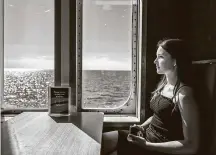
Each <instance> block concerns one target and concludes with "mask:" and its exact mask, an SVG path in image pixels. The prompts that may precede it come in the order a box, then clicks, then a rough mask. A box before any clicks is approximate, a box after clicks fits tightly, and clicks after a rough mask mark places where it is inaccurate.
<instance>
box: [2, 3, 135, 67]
mask: <svg viewBox="0 0 216 155" xmlns="http://www.w3.org/2000/svg"><path fill="white" fill-rule="evenodd" d="M53 3H54V1H53V0H6V1H5V18H4V35H5V38H4V43H5V45H4V54H5V58H4V61H5V62H4V63H5V68H24V69H28V68H33V69H53V68H54V4H53ZM131 4H132V2H131V0H83V42H82V45H83V69H84V70H130V69H131V66H132V65H131V55H132V53H131V42H132V40H131V35H132V34H131V33H132V32H131V27H132V26H131V24H132V23H131V20H132V13H131V12H132V6H131Z"/></svg>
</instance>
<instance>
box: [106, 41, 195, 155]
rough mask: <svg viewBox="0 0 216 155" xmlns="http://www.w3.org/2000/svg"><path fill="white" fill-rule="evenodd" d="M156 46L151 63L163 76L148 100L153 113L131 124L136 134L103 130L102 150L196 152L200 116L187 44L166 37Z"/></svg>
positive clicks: (151, 154)
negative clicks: (136, 123)
mask: <svg viewBox="0 0 216 155" xmlns="http://www.w3.org/2000/svg"><path fill="white" fill-rule="evenodd" d="M157 47H158V49H157V52H156V59H155V60H154V64H155V65H156V69H157V74H162V78H161V81H160V82H159V84H158V86H157V88H156V89H155V91H154V92H153V93H152V98H151V101H150V108H151V110H152V111H153V116H151V117H150V118H148V119H147V120H146V121H145V122H144V123H143V124H142V125H133V126H132V128H136V129H137V130H138V131H139V132H138V133H139V134H131V133H129V131H125V130H119V131H111V132H106V133H103V138H102V139H103V141H102V154H104V155H107V154H110V155H116V154H118V155H128V154H130V155H132V154H134V155H141V154H142V155H165V154H169V155H170V154H178V155H184V154H187V155H190V154H196V152H197V150H198V145H199V124H198V122H199V119H198V110H197V105H196V101H195V99H194V94H193V88H192V85H191V81H192V80H191V77H192V75H191V73H190V66H191V63H192V62H191V60H190V59H189V58H190V57H189V55H188V53H189V50H188V48H187V47H188V46H186V43H185V42H184V41H182V40H180V39H166V40H163V41H159V43H158V46H157Z"/></svg>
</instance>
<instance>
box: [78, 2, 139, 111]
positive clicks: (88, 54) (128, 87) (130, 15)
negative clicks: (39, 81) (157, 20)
mask: <svg viewBox="0 0 216 155" xmlns="http://www.w3.org/2000/svg"><path fill="white" fill-rule="evenodd" d="M138 8H139V5H138V1H137V0H80V1H79V3H78V48H77V52H78V58H80V59H78V79H79V78H80V77H81V79H82V80H81V82H80V83H79V84H80V85H81V87H80V89H79V87H78V94H79V91H80V93H81V94H82V95H81V105H82V106H81V107H82V109H91V110H92V109H95V110H101V109H104V112H117V113H118V112H124V111H127V113H134V112H135V111H136V108H137V106H136V105H137V100H136V97H137V93H138V92H137V82H138V66H139V63H138V62H139V61H138V53H139V47H138V46H139V45H138V41H137V38H138V37H139V36H138V33H139V31H138V29H139V28H140V27H139V23H138V19H139V16H140V14H139V13H140V12H139V9H138ZM80 68H81V69H80ZM79 69H80V70H81V71H80V70H79ZM79 71H80V72H79ZM78 101H79V96H78ZM125 108H126V109H128V108H130V110H125ZM109 110H110V111H109Z"/></svg>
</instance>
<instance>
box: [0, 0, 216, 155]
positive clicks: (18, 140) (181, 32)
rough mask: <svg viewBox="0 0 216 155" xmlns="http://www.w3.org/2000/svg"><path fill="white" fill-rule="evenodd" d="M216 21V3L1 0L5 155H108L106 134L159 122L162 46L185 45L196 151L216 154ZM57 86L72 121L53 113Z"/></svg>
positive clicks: (199, 0)
mask: <svg viewBox="0 0 216 155" xmlns="http://www.w3.org/2000/svg"><path fill="white" fill-rule="evenodd" d="M215 19H216V1H214V0H196V1H195V0H189V1H184V0H160V1H159V0H1V1H0V72H1V75H2V76H0V99H1V154H2V155H16V154H29V155H30V154H38V155H39V154H62V155H63V154H65V155H68V154H74V155H87V154H91V155H99V154H101V148H102V135H103V133H105V132H109V131H114V130H129V127H130V126H131V125H133V124H142V123H143V122H145V120H147V119H148V118H149V117H150V116H152V111H151V109H150V104H149V103H150V100H151V97H152V92H153V91H154V90H155V88H156V86H157V83H158V82H159V80H160V79H161V75H159V74H157V72H156V66H155V64H154V60H155V58H156V51H157V43H158V41H159V40H162V39H166V38H167V39H169V38H178V39H182V40H185V41H187V42H188V43H189V44H190V52H191V58H192V70H193V78H194V82H195V84H196V85H195V86H194V88H193V89H194V90H196V95H195V100H196V103H197V107H198V112H199V135H200V143H199V149H198V151H197V153H196V154H197V155H202V154H206V155H216V149H215V148H216V133H215V131H216V20H215ZM3 75H4V76H3ZM51 87H52V88H56V90H57V88H58V90H59V91H61V92H60V93H66V94H67V95H65V94H64V95H65V96H64V95H63V97H62V98H63V99H65V100H64V101H63V102H62V103H61V104H62V105H66V108H67V110H66V111H67V112H66V115H61V114H60V115H58V114H57V116H54V115H53V116H52V113H55V110H56V111H57V112H56V113H58V110H60V111H61V106H62V105H60V104H59V105H56V109H54V107H53V106H51V105H52V103H54V102H55V103H57V102H58V101H59V100H56V101H54V100H52V98H54V97H53V96H55V95H53V94H55V93H53V94H52V92H51V90H52V89H51ZM63 88H65V89H64V90H65V91H63ZM60 89H61V90H60ZM66 90H67V91H66ZM54 92H55V91H54ZM58 95H59V94H58ZM60 95H61V94H60ZM56 96H57V95H56ZM56 96H55V97H56ZM61 101H62V100H61ZM59 103H60V101H59ZM52 108H53V109H52ZM64 108H65V107H64ZM59 113H61V112H59Z"/></svg>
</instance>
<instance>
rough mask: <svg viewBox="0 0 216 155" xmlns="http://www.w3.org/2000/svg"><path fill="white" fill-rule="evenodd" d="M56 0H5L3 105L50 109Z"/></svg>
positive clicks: (5, 106) (7, 106) (6, 106)
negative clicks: (49, 98) (49, 97)
mask: <svg viewBox="0 0 216 155" xmlns="http://www.w3.org/2000/svg"><path fill="white" fill-rule="evenodd" d="M53 9H54V1H53V0H5V3H4V10H5V16H4V67H5V68H4V104H3V105H2V107H3V108H47V107H48V106H47V86H50V85H53V84H54V10H53Z"/></svg>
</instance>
